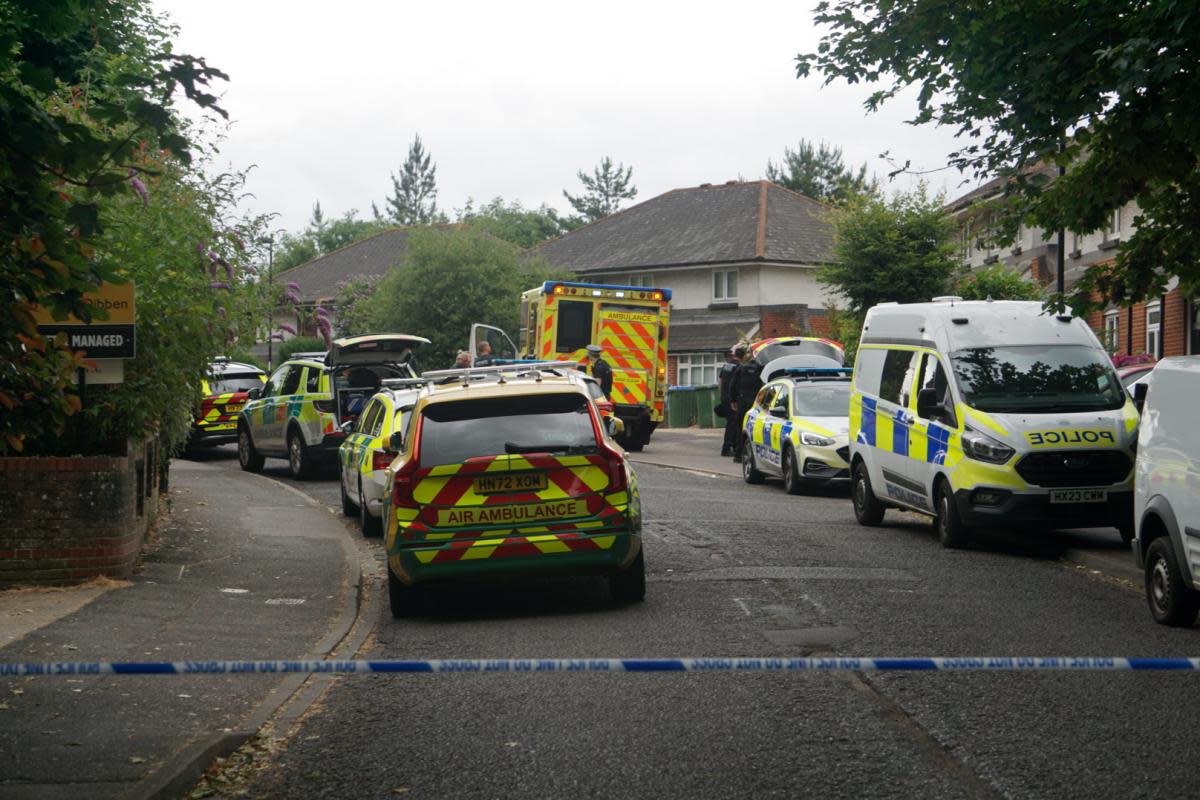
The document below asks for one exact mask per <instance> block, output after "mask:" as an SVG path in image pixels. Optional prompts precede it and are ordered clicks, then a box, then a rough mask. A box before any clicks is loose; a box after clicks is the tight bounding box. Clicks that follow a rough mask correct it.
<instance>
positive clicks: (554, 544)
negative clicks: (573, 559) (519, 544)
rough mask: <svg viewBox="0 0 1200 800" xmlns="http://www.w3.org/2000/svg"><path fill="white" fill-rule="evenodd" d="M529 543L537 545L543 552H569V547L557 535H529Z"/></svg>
mask: <svg viewBox="0 0 1200 800" xmlns="http://www.w3.org/2000/svg"><path fill="white" fill-rule="evenodd" d="M529 543H530V544H532V545H534V546H535V547H537V549H538V550H540V551H542V552H543V553H569V552H571V548H569V547H567V545H566V544H564V543H563V542H562V541H560V540H559V538H558V537H557V536H554V535H550V536H530V537H529Z"/></svg>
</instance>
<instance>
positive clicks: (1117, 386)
mask: <svg viewBox="0 0 1200 800" xmlns="http://www.w3.org/2000/svg"><path fill="white" fill-rule="evenodd" d="M1137 422H1138V415H1137V410H1136V409H1135V407H1134V405H1133V401H1132V399H1131V398H1130V397H1129V396H1128V395H1127V394H1126V392H1125V390H1124V389H1122V388H1121V382H1120V380H1119V379H1118V378H1117V373H1116V371H1115V370H1114V369H1113V367H1112V362H1111V360H1110V359H1109V357H1108V354H1107V353H1106V352H1105V351H1104V348H1102V347H1101V346H1100V342H1099V340H1097V339H1096V335H1095V334H1094V333H1093V332H1092V330H1091V329H1090V328H1089V327H1088V326H1087V324H1086V323H1084V321H1083V320H1081V319H1078V318H1075V317H1072V316H1070V315H1067V314H1064V315H1055V314H1047V313H1046V312H1045V311H1044V310H1043V309H1042V305H1041V304H1040V303H1036V302H1024V301H1021V302H1018V301H999V302H992V301H971V302H963V301H962V300H961V299H960V298H957V297H941V298H935V299H934V300H933V302H930V303H912V304H906V305H900V304H897V303H886V304H881V305H878V306H875V307H874V308H871V309H870V310H868V311H867V316H866V319H865V321H864V322H863V330H862V339H861V341H860V345H859V350H858V357H857V359H856V361H855V368H854V385H853V390H852V394H851V397H850V470H851V485H852V490H851V491H852V495H851V496H852V499H853V502H854V513H855V516H856V517H857V518H858V521H859V522H860V523H861V524H863V525H878V524H879V523H880V522H881V521H882V519H883V514H884V509H885V508H886V507H888V506H892V507H896V508H903V509H908V510H912V511H919V512H921V513H925V514H930V515H932V516H934V517H935V519H936V521H937V522H936V524H937V530H938V535H939V538H940V539H941V541H942V544H943V545H945V546H946V547H962V546H964V545H965V544H966V543H967V540H968V538H969V532H970V529H971V528H973V527H1006V528H1021V529H1029V528H1041V529H1046V528H1083V527H1100V526H1103V527H1108V526H1112V527H1115V528H1117V529H1118V530H1119V531H1120V532H1121V536H1122V539H1123V540H1125V541H1130V540H1132V538H1133V513H1132V509H1133V447H1134V440H1135V436H1136V431H1137Z"/></svg>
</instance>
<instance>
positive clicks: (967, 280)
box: [951, 264, 1043, 300]
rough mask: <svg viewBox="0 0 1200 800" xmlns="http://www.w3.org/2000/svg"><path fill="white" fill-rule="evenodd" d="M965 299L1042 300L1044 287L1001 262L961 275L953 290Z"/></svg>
mask: <svg viewBox="0 0 1200 800" xmlns="http://www.w3.org/2000/svg"><path fill="white" fill-rule="evenodd" d="M951 293H952V294H956V295H958V296H959V297H961V298H962V299H963V300H987V299H988V298H991V299H992V300H1041V299H1042V295H1043V292H1042V287H1040V286H1038V285H1037V284H1036V283H1034V282H1033V281H1031V280H1027V279H1025V278H1022V277H1021V276H1020V275H1018V274H1017V273H1015V272H1013V271H1012V270H1011V269H1008V268H1007V267H1002V266H1000V265H999V264H997V265H995V266H991V267H985V268H984V269H981V270H978V271H976V272H971V271H969V270H968V271H966V272H964V273H963V274H961V275H959V277H958V280H957V281H956V282H955V283H954V288H953V290H952V292H951Z"/></svg>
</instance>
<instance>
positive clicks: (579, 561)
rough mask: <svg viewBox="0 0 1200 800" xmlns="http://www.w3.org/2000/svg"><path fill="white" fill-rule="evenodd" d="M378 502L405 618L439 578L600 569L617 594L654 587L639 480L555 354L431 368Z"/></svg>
mask: <svg viewBox="0 0 1200 800" xmlns="http://www.w3.org/2000/svg"><path fill="white" fill-rule="evenodd" d="M423 377H424V378H426V379H427V380H429V381H430V383H429V385H428V386H426V388H425V389H423V390H422V391H421V394H420V396H419V397H418V398H417V400H416V403H415V406H414V408H413V410H412V412H411V413H410V414H409V415H408V419H407V421H406V422H405V427H404V430H403V431H402V432H400V433H398V434H394V435H393V446H394V449H395V450H396V451H397V453H398V456H397V458H396V459H395V460H394V461H393V462H392V464H391V466H389V467H388V469H387V472H388V493H387V504H386V506H385V510H384V526H385V536H386V539H385V542H386V547H387V570H388V597H389V601H390V603H391V610H392V614H393V615H395V616H397V617H399V616H404V615H407V614H410V613H413V612H414V611H416V610H417V609H419V608H420V606H421V602H422V595H423V591H424V588H425V587H426V586H427V585H428V584H430V583H434V582H439V581H456V580H463V579H471V578H478V577H481V576H490V575H498V574H511V573H540V574H575V573H599V574H602V575H605V576H607V578H608V582H609V588H610V591H611V594H612V596H613V599H614V600H615V601H617V602H622V603H624V602H637V601H640V600H642V599H643V597H644V596H645V591H646V579H645V564H644V559H643V555H642V515H641V506H640V499H639V496H638V491H637V479H636V477H635V475H634V472H633V469H632V468H631V467H630V465H629V463H628V461H627V460H626V458H625V453H624V451H623V450H622V449H621V448H620V447H619V446H618V445H617V444H616V443H615V442H614V441H613V439H612V436H613V435H614V434H616V433H619V432H620V427H621V425H620V421H619V420H615V419H614V420H613V421H611V422H608V423H606V422H605V421H603V420H602V418H601V416H600V413H599V412H598V411H597V409H596V407H595V405H594V404H593V403H592V402H591V400H590V397H589V394H588V390H587V388H586V386H585V385H584V383H585V382H584V381H583V380H582V377H581V376H580V375H579V374H578V373H577V372H576V370H574V369H571V368H568V367H566V365H563V364H559V363H556V362H540V363H526V364H509V365H505V366H497V367H485V368H478V369H463V370H443V371H439V372H427V373H424V375H423Z"/></svg>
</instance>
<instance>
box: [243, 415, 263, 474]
mask: <svg viewBox="0 0 1200 800" xmlns="http://www.w3.org/2000/svg"><path fill="white" fill-rule="evenodd" d="M264 461H266V458H264V457H263V456H262V455H261V454H260V453H259V452H258V451H257V450H255V449H254V440H253V439H251V438H250V429H249V428H247V427H246V426H245V425H243V426H242V427H240V428H238V463H239V464H241V465H242V469H244V470H246V472H259V471H261V470H262V468H263V462H264Z"/></svg>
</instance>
